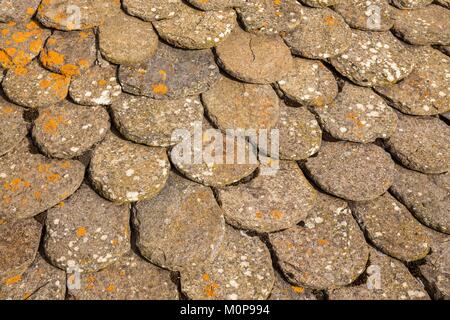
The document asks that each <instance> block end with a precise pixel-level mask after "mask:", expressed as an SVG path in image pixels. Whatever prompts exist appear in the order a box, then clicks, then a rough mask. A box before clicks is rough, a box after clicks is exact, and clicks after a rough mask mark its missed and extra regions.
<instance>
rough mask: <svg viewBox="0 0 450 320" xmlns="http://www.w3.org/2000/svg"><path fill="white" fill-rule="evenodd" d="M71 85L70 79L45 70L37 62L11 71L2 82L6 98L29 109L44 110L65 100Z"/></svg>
mask: <svg viewBox="0 0 450 320" xmlns="http://www.w3.org/2000/svg"><path fill="white" fill-rule="evenodd" d="M69 84H70V78H68V77H66V76H64V75H60V74H57V73H52V72H50V71H48V70H46V69H44V68H43V67H41V66H40V65H39V63H38V62H37V61H33V62H32V63H30V64H29V65H28V66H26V67H24V68H17V69H10V70H9V71H8V73H7V74H6V76H5V78H4V79H3V82H2V86H3V90H4V92H5V94H6V96H7V97H8V98H9V99H10V100H11V101H12V102H14V103H16V104H18V105H21V106H23V107H27V108H42V107H45V106H48V105H52V104H55V103H58V102H60V101H62V100H64V99H65V98H66V96H67V93H68V91H69Z"/></svg>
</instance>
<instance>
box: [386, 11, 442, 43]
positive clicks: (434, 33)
mask: <svg viewBox="0 0 450 320" xmlns="http://www.w3.org/2000/svg"><path fill="white" fill-rule="evenodd" d="M449 20H450V12H449V11H448V10H447V9H445V8H442V7H441V6H438V5H429V6H426V7H424V8H421V9H417V10H399V11H397V16H396V19H395V23H394V28H393V32H394V33H395V34H396V35H398V36H399V37H400V38H402V39H403V40H405V41H406V42H408V43H411V44H416V45H432V44H440V45H449V44H450V30H449V28H448V24H447V22H448V21H449Z"/></svg>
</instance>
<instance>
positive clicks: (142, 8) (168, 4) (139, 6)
mask: <svg viewBox="0 0 450 320" xmlns="http://www.w3.org/2000/svg"><path fill="white" fill-rule="evenodd" d="M122 6H123V9H124V10H125V12H126V13H128V14H129V15H132V16H136V17H138V18H141V19H142V20H144V21H157V20H165V19H171V18H173V17H175V16H177V15H178V13H179V11H180V10H181V9H180V8H181V7H182V6H183V3H182V0H122Z"/></svg>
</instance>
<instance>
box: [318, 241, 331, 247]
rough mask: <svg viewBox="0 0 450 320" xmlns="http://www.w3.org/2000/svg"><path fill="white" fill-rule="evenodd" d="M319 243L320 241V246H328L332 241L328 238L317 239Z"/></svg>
mask: <svg viewBox="0 0 450 320" xmlns="http://www.w3.org/2000/svg"><path fill="white" fill-rule="evenodd" d="M317 243H318V244H319V245H320V246H326V245H327V244H329V243H330V241H328V240H327V239H319V240H318V241H317Z"/></svg>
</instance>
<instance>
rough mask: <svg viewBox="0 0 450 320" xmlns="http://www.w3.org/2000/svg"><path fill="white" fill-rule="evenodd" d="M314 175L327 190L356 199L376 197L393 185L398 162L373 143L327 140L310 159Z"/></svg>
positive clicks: (314, 178) (310, 171) (310, 168)
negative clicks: (316, 154)
mask: <svg viewBox="0 0 450 320" xmlns="http://www.w3.org/2000/svg"><path fill="white" fill-rule="evenodd" d="M306 169H307V171H308V172H309V174H310V175H311V178H312V179H313V180H314V181H315V182H316V183H317V184H318V185H319V186H320V187H321V188H322V189H323V190H325V191H326V192H329V193H331V194H333V195H335V196H338V197H341V198H344V199H348V200H353V201H364V200H372V199H375V198H377V197H378V196H380V195H382V194H383V193H384V192H386V190H387V189H388V188H389V187H390V186H391V185H392V183H393V181H394V176H395V167H394V162H393V161H392V159H391V157H390V156H389V154H388V153H386V152H385V151H384V150H383V149H381V148H380V147H378V146H376V145H373V144H366V145H363V144H357V143H351V142H327V143H323V144H322V147H321V149H320V152H319V155H318V156H317V157H315V158H310V159H308V161H307V162H306Z"/></svg>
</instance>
